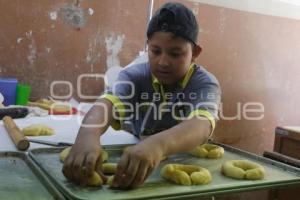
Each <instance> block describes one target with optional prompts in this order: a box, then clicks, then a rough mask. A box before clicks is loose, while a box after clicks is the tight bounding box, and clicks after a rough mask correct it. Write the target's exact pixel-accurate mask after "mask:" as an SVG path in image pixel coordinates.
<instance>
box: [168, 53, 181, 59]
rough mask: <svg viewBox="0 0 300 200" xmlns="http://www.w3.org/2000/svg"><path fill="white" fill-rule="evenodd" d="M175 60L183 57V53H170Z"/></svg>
mask: <svg viewBox="0 0 300 200" xmlns="http://www.w3.org/2000/svg"><path fill="white" fill-rule="evenodd" d="M170 55H171V56H172V57H173V58H178V57H180V56H181V53H170Z"/></svg>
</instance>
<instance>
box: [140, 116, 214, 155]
mask: <svg viewBox="0 0 300 200" xmlns="http://www.w3.org/2000/svg"><path fill="white" fill-rule="evenodd" d="M210 132H211V124H210V122H209V121H208V120H207V119H206V118H201V119H197V117H194V118H192V119H190V120H187V121H185V122H182V123H180V124H178V125H176V126H174V127H172V128H170V129H168V130H166V131H162V132H160V133H158V134H155V135H153V136H151V137H149V138H147V139H146V140H145V141H144V142H146V143H148V142H149V143H151V144H150V145H152V144H154V145H153V146H157V148H161V149H162V152H163V154H164V156H169V155H172V154H175V153H179V152H188V151H191V150H193V149H194V148H195V147H196V146H197V145H199V144H202V143H204V142H205V141H206V140H207V139H208V137H209V135H210ZM147 140H148V141H147Z"/></svg>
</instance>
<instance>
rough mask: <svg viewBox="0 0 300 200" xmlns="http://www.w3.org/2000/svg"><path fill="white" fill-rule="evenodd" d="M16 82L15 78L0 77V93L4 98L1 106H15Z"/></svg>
mask: <svg viewBox="0 0 300 200" xmlns="http://www.w3.org/2000/svg"><path fill="white" fill-rule="evenodd" d="M17 84H18V80H17V79H15V78H1V77H0V92H1V94H2V95H3V97H4V102H3V104H4V105H5V106H9V105H15V104H16V90H17Z"/></svg>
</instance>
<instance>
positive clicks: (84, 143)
mask: <svg viewBox="0 0 300 200" xmlns="http://www.w3.org/2000/svg"><path fill="white" fill-rule="evenodd" d="M112 108H113V104H112V103H111V102H110V101H108V100H105V99H100V100H98V101H97V102H96V103H95V105H94V106H93V107H92V108H91V109H90V111H89V112H88V113H87V114H86V116H85V117H84V119H83V121H82V125H81V127H80V129H79V132H78V134H77V138H76V140H75V143H74V145H73V146H72V149H71V151H70V154H69V156H68V157H67V158H66V160H65V162H64V166H63V170H62V171H63V173H64V175H65V176H66V177H67V178H68V179H69V180H72V181H74V182H75V183H77V184H82V185H85V184H86V181H87V179H88V178H89V177H90V176H92V173H93V171H95V170H96V171H97V172H98V173H99V174H100V176H102V178H103V179H105V177H104V175H103V174H102V172H101V170H100V169H97V168H96V169H95V167H96V166H101V165H99V164H98V163H99V162H101V159H99V155H100V153H101V151H102V148H101V146H100V140H99V139H100V136H101V135H102V134H103V133H104V132H105V131H106V130H107V128H108V126H109V125H110V124H112V121H113V117H112Z"/></svg>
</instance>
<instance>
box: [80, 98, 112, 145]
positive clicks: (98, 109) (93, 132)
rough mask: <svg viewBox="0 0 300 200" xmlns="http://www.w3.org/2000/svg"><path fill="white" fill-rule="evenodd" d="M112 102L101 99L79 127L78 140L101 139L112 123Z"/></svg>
mask: <svg viewBox="0 0 300 200" xmlns="http://www.w3.org/2000/svg"><path fill="white" fill-rule="evenodd" d="M112 107H113V105H112V103H111V102H109V101H107V100H103V99H101V100H99V101H97V103H96V104H95V105H94V106H93V107H92V108H91V109H90V111H89V112H88V113H87V114H86V116H85V117H84V119H83V121H82V124H81V127H80V129H79V132H78V135H77V138H76V142H80V141H86V140H89V141H91V142H92V141H95V140H96V141H99V138H100V136H101V135H102V134H103V133H104V132H105V131H106V130H107V128H108V127H109V125H110V124H111V122H112V120H113V117H112Z"/></svg>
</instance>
